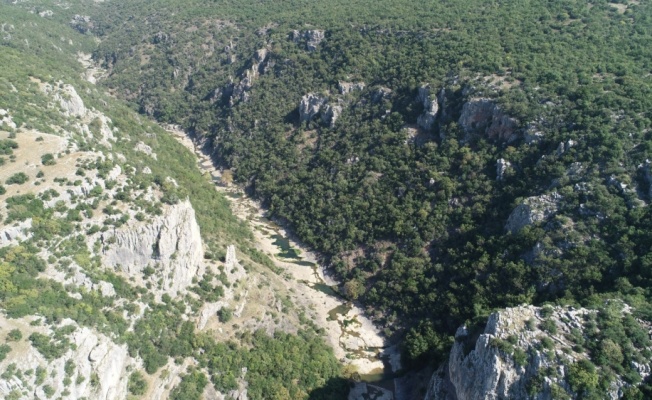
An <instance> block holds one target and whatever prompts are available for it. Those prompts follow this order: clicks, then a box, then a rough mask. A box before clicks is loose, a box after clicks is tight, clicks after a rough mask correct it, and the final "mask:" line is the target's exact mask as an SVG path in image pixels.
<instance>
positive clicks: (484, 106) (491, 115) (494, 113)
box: [458, 98, 518, 141]
mask: <svg viewBox="0 0 652 400" xmlns="http://www.w3.org/2000/svg"><path fill="white" fill-rule="evenodd" d="M458 123H459V124H460V126H461V127H462V129H463V130H464V131H465V132H466V133H467V134H473V133H477V134H484V135H486V136H487V137H489V138H496V139H500V140H506V141H512V140H514V139H515V138H516V136H515V132H516V129H517V128H518V122H517V121H516V120H515V119H514V118H510V117H509V116H507V115H505V114H504V113H503V112H502V110H501V109H500V107H499V106H498V105H497V104H496V103H495V102H494V101H493V100H490V99H485V98H475V99H471V100H469V101H467V102H466V103H464V106H463V107H462V114H461V115H460V119H459V121H458Z"/></svg>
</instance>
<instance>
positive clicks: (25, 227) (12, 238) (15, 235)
mask: <svg viewBox="0 0 652 400" xmlns="http://www.w3.org/2000/svg"><path fill="white" fill-rule="evenodd" d="M31 229H32V219H31V218H27V219H26V220H25V221H22V222H19V223H17V224H15V225H13V226H4V227H2V229H0V247H5V246H9V245H12V244H14V245H15V244H18V242H21V241H23V240H27V239H28V238H30V237H31V236H32V232H31Z"/></svg>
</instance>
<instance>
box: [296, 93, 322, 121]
mask: <svg viewBox="0 0 652 400" xmlns="http://www.w3.org/2000/svg"><path fill="white" fill-rule="evenodd" d="M327 102H328V100H327V99H326V98H325V97H322V96H319V95H318V94H316V93H308V94H307V95H305V96H303V97H302V98H301V103H300V104H299V120H300V121H301V122H306V121H310V120H311V119H313V118H314V117H315V116H316V115H317V114H319V112H320V111H321V110H322V107H323V106H324V105H326V103H327Z"/></svg>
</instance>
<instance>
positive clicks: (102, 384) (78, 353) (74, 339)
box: [0, 317, 138, 400]
mask: <svg viewBox="0 0 652 400" xmlns="http://www.w3.org/2000/svg"><path fill="white" fill-rule="evenodd" d="M0 322H1V323H2V326H3V327H12V328H14V327H17V328H19V329H20V330H21V331H22V332H23V333H24V334H26V333H28V332H30V331H37V332H39V333H41V334H45V335H49V334H50V332H49V330H48V328H44V327H33V326H30V325H29V324H28V323H27V321H24V320H8V319H5V318H4V317H0ZM61 325H62V326H70V325H72V326H74V327H75V328H76V329H75V331H74V332H72V333H71V334H70V335H69V337H68V340H69V341H70V343H71V344H73V345H74V346H71V348H70V350H68V351H67V352H66V353H65V354H64V355H63V356H62V357H60V358H58V359H55V360H47V359H45V357H43V355H42V354H41V353H39V351H38V350H37V349H36V348H34V347H32V346H24V345H21V344H15V345H13V346H16V347H17V348H20V351H12V352H11V353H9V356H8V357H7V359H5V360H4V361H2V362H1V363H0V368H2V370H3V371H4V370H5V369H6V367H7V365H9V364H12V363H13V364H15V366H16V368H17V370H22V371H27V370H34V369H35V368H36V367H40V368H43V369H45V371H46V374H45V376H44V381H43V383H42V385H41V384H40V385H36V384H35V381H36V379H37V376H36V374H30V375H27V374H24V375H22V377H20V378H19V377H17V376H15V375H14V376H11V375H10V376H9V377H0V398H5V396H8V395H9V394H10V393H12V392H14V393H15V392H16V391H19V392H25V393H27V391H28V390H30V389H31V395H30V396H26V397H21V398H35V399H46V398H50V397H51V398H59V396H62V393H64V392H65V391H67V392H68V393H69V395H67V396H64V397H65V398H71V399H81V398H88V399H98V400H109V399H110V400H113V399H124V398H126V397H127V382H128V379H129V372H128V367H130V366H131V367H136V368H137V367H138V362H137V361H136V360H135V359H133V358H131V357H129V354H128V352H127V346H126V345H124V344H123V345H118V344H115V343H114V342H113V341H111V339H109V338H108V337H106V336H104V335H102V334H99V333H97V332H94V331H93V330H91V329H88V328H80V327H78V326H77V325H76V324H75V323H74V322H73V321H71V320H64V321H63V322H62V324H61ZM69 360H70V361H72V363H73V364H74V366H75V369H74V372H73V376H74V377H75V379H73V383H72V384H68V385H66V384H65V383H64V377H65V376H67V375H66V367H65V365H66V361H69ZM82 378H83V379H82ZM45 385H47V386H49V387H51V388H52V389H53V391H54V395H50V396H47V395H46V394H45V393H44V392H43V387H44V386H45ZM34 387H37V388H36V389H34Z"/></svg>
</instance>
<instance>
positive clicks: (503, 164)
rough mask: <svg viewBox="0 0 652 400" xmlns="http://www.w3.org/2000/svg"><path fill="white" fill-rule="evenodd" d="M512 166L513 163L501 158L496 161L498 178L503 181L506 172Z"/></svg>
mask: <svg viewBox="0 0 652 400" xmlns="http://www.w3.org/2000/svg"><path fill="white" fill-rule="evenodd" d="M511 167H512V163H510V162H509V161H507V160H505V159H504V158H500V159H498V160H497V161H496V180H498V181H502V180H503V178H504V177H505V173H507V171H508V170H509V169H510V168H511Z"/></svg>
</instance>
